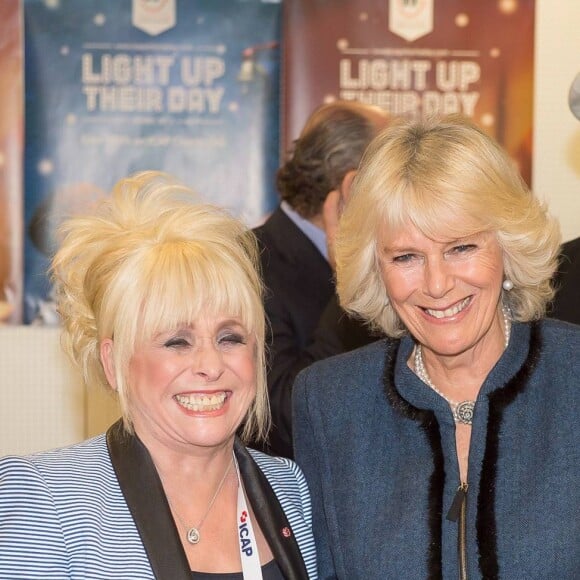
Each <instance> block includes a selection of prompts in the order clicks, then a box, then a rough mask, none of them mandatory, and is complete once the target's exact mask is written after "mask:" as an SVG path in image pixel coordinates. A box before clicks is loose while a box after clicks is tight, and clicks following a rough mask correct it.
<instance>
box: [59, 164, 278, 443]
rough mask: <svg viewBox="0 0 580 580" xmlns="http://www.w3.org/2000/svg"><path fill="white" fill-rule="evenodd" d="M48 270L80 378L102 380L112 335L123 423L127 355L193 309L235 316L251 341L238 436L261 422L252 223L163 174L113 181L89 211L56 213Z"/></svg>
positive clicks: (255, 433) (262, 428) (260, 430)
mask: <svg viewBox="0 0 580 580" xmlns="http://www.w3.org/2000/svg"><path fill="white" fill-rule="evenodd" d="M60 234H61V235H62V243H61V245H60V249H59V250H58V252H57V253H56V255H55V257H54V259H53V262H52V268H51V273H52V277H53V280H54V283H55V289H56V291H57V307H58V311H59V314H60V316H61V317H62V323H63V340H62V342H63V347H64V350H65V352H66V353H67V354H68V355H69V356H70V357H71V359H72V360H73V362H74V363H75V364H76V365H77V366H78V367H79V368H80V370H81V372H82V374H83V378H84V381H85V383H86V384H87V385H93V384H100V385H103V386H107V387H108V382H107V379H106V376H105V373H104V370H103V366H102V364H101V360H100V355H99V352H100V343H101V341H102V340H103V339H105V338H111V339H112V343H113V358H114V361H115V374H116V377H115V378H116V383H117V384H116V390H117V392H118V397H119V402H120V405H121V411H122V415H123V419H124V424H125V428H126V429H127V430H128V431H129V432H130V431H132V421H131V403H130V401H131V397H130V392H129V391H130V385H128V384H127V371H128V366H129V361H130V359H131V357H132V355H133V354H134V353H135V351H136V349H138V348H139V346H140V345H141V344H142V343H143V342H145V341H147V340H148V339H150V338H151V337H153V336H154V335H156V334H157V333H159V332H165V331H169V330H172V329H175V328H178V327H179V326H180V325H182V324H187V323H190V322H192V321H195V320H196V319H199V317H200V316H202V315H209V316H219V315H226V316H234V317H237V318H239V319H240V320H241V322H242V324H243V325H244V326H245V328H246V330H247V331H248V332H249V333H250V334H252V335H253V336H254V337H255V340H256V369H257V371H256V373H257V376H256V398H255V400H254V401H253V403H252V405H251V406H250V409H249V410H248V413H247V417H246V418H245V420H244V425H243V429H242V433H241V435H242V438H243V439H244V440H245V441H247V440H249V439H250V438H257V439H263V437H264V436H265V434H266V432H267V430H268V428H269V421H270V419H269V417H270V414H269V407H268V394H267V387H266V378H265V364H264V361H265V355H264V332H265V316H264V310H263V306H262V283H261V279H260V276H259V271H258V263H259V262H258V252H257V245H256V242H255V238H254V235H253V233H252V232H251V230H249V229H248V228H247V227H246V226H244V225H243V224H242V223H241V222H240V221H238V220H237V219H235V218H234V217H232V216H231V215H229V214H228V213H227V212H226V211H225V210H222V209H220V208H217V207H215V206H213V205H209V204H206V203H201V202H200V201H199V200H198V199H196V196H195V194H194V193H193V192H192V191H191V190H189V189H188V188H186V187H185V186H183V185H181V184H179V183H178V182H176V181H175V180H174V179H173V178H171V177H170V176H169V175H167V174H163V173H160V172H153V171H146V172H142V173H137V174H135V175H132V176H130V177H128V178H126V179H123V180H121V181H119V182H118V183H117V184H116V185H115V187H114V189H113V191H112V193H111V196H110V198H108V199H106V200H105V201H103V202H102V203H101V204H100V205H99V206H98V208H97V210H96V211H95V213H94V214H92V215H85V216H78V217H73V218H71V219H69V220H68V221H66V222H64V224H63V226H62V228H61V231H60Z"/></svg>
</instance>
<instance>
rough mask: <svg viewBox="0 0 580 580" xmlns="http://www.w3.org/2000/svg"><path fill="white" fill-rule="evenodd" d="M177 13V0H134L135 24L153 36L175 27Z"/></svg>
mask: <svg viewBox="0 0 580 580" xmlns="http://www.w3.org/2000/svg"><path fill="white" fill-rule="evenodd" d="M175 14H176V10H175V0H133V10H132V15H131V16H132V24H133V26H135V28H138V29H139V30H142V31H143V32H146V33H147V34H150V35H151V36H157V35H158V34H161V33H162V32H165V31H166V30H170V29H171V28H173V27H174V26H175V22H176V16H175Z"/></svg>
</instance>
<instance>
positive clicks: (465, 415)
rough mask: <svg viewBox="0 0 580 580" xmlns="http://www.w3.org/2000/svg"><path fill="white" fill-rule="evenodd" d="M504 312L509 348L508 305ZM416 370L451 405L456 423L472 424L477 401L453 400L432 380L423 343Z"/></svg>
mask: <svg viewBox="0 0 580 580" xmlns="http://www.w3.org/2000/svg"><path fill="white" fill-rule="evenodd" d="M502 314H503V332H504V338H505V348H507V346H508V344H509V341H510V333H511V317H510V313H509V310H508V308H507V307H506V306H502ZM414 363H415V372H416V373H417V376H418V377H419V378H420V379H421V380H422V381H423V382H424V383H425V384H426V385H428V386H429V387H431V388H432V389H433V390H434V391H435V392H436V393H437V394H438V395H439V396H440V397H442V398H443V399H445V400H446V401H447V403H448V405H449V406H450V407H451V412H452V413H453V420H454V421H455V422H456V423H462V424H464V425H471V424H472V423H473V412H474V410H475V401H470V400H465V401H461V402H457V401H453V400H452V399H450V398H449V397H446V396H445V395H444V394H443V393H442V392H441V391H440V390H439V389H438V388H437V387H436V386H435V385H434V384H433V382H432V381H431V377H430V376H429V374H428V373H427V369H426V368H425V363H424V362H423V351H422V349H421V345H420V344H418V343H417V346H416V347H415V357H414Z"/></svg>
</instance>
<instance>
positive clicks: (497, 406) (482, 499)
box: [476, 323, 542, 580]
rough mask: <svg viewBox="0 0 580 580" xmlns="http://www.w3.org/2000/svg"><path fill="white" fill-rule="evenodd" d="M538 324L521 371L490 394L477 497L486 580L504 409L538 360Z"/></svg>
mask: <svg viewBox="0 0 580 580" xmlns="http://www.w3.org/2000/svg"><path fill="white" fill-rule="evenodd" d="M541 334H542V333H541V330H540V325H539V324H538V323H534V324H532V326H531V335H530V350H529V353H528V357H527V359H526V361H525V362H524V364H523V365H522V367H521V368H520V370H519V371H518V372H517V373H516V374H515V375H514V377H513V378H512V379H511V380H509V381H508V382H507V383H506V384H505V385H504V386H503V387H501V388H500V389H497V390H496V391H494V392H493V393H491V394H490V395H489V419H488V422H487V436H486V442H485V453H484V456H483V463H482V468H481V483H480V490H479V497H478V498H477V521H476V529H477V543H478V546H479V569H480V570H481V573H482V575H483V578H485V580H495V579H497V578H499V577H500V571H499V563H498V561H497V528H496V521H495V485H496V477H497V460H498V453H499V437H500V432H501V425H502V421H503V413H504V410H505V409H506V408H507V407H508V405H510V404H511V403H512V402H513V401H514V400H515V398H516V397H517V396H518V395H519V394H520V393H521V392H522V391H524V389H525V388H526V385H527V383H528V380H529V378H530V375H531V374H532V373H533V372H534V371H535V369H536V366H537V364H538V361H539V358H540V352H541V347H542V335H541Z"/></svg>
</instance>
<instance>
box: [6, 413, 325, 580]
mask: <svg viewBox="0 0 580 580" xmlns="http://www.w3.org/2000/svg"><path fill="white" fill-rule="evenodd" d="M235 453H236V457H237V459H238V464H239V466H240V472H241V475H242V479H243V481H244V487H245V489H246V494H247V496H248V498H249V501H250V503H251V504H252V505H253V507H254V510H255V512H256V518H257V520H258V521H259V524H260V526H261V528H262V531H263V532H264V534H265V536H266V538H267V540H268V543H269V544H270V547H271V548H272V552H273V553H274V556H275V558H276V561H277V563H278V565H279V567H280V568H281V570H282V572H283V574H284V575H285V576H286V577H288V578H297V579H298V578H300V579H305V578H316V557H315V550H314V543H313V539H312V532H311V506H310V497H309V494H308V489H307V486H306V482H305V479H304V476H303V475H302V472H301V471H300V469H299V468H298V467H297V465H296V464H295V463H293V462H291V461H290V460H288V459H280V458H273V457H270V456H267V455H264V454H262V453H260V452H257V451H254V450H248V449H246V448H245V447H243V446H242V445H241V443H240V442H239V441H237V442H236V445H235ZM152 470H153V471H152ZM168 510H169V507H168V505H167V501H166V499H165V496H164V494H163V490H162V487H161V484H160V481H159V478H158V477H157V474H156V472H155V470H154V467H152V463H151V462H150V457H149V454H148V453H147V451H146V450H145V447H144V446H143V445H142V444H141V443H140V441H139V440H138V439H137V438H135V437H131V436H127V435H124V434H123V432H122V428H121V425H120V424H119V423H117V424H115V425H114V426H113V427H111V429H109V431H108V432H107V435H106V436H105V435H100V436H98V437H96V438H94V439H90V440H88V441H85V442H83V443H80V444H77V445H73V446H71V447H66V448H63V449H57V450H54V451H48V452H43V453H39V454H34V455H30V456H27V457H5V458H3V459H1V460H0V578H3V579H4V578H10V579H16V578H26V579H27V580H32V579H35V578H36V579H40V578H42V579H49V578H53V579H56V578H58V579H59V580H63V579H69V578H70V579H78V580H81V579H82V580H86V579H89V578H90V579H91V580H99V579H102V580H111V579H112V578H114V579H115V580H129V579H131V580H146V579H153V578H157V579H158V580H161V579H163V580H178V579H183V580H185V579H189V580H190V579H191V573H190V571H189V567H188V565H187V559H186V557H185V553H184V552H183V548H182V547H181V544H180V542H179V539H178V536H177V531H176V529H175V526H174V524H173V521H172V518H171V515H170V512H169V511H168ZM287 526H289V527H290V529H291V530H292V534H291V535H290V537H286V536H288V534H287V533H285V534H282V533H281V530H282V529H283V528H285V527H287Z"/></svg>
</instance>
